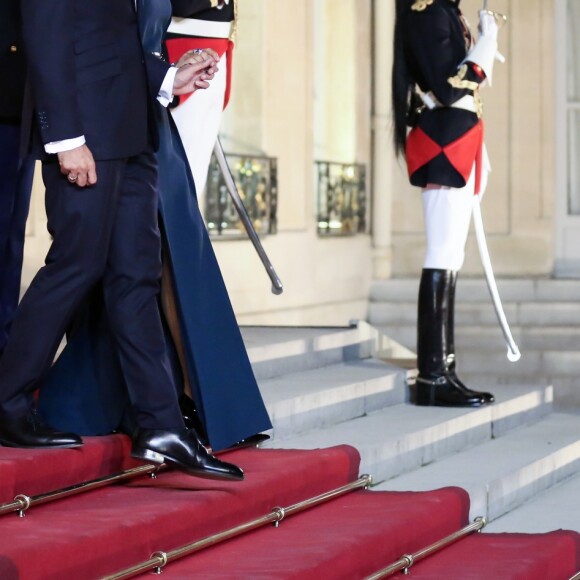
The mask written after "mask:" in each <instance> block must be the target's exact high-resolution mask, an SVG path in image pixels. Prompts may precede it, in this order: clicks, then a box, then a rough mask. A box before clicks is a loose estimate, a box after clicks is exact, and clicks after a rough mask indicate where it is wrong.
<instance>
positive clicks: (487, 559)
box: [412, 531, 580, 580]
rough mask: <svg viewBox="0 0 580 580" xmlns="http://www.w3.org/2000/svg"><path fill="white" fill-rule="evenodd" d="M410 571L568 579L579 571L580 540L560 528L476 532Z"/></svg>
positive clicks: (427, 579)
mask: <svg viewBox="0 0 580 580" xmlns="http://www.w3.org/2000/svg"><path fill="white" fill-rule="evenodd" d="M412 570H413V572H412V577H413V578H416V579H421V580H441V579H442V578H461V580H483V578H494V579H501V578H510V580H560V579H563V580H568V579H569V578H571V577H572V576H573V575H574V574H575V573H576V572H578V571H580V539H579V535H578V534H577V533H575V532H564V531H558V532H552V533H550V534H485V533H483V534H476V535H474V536H469V537H467V538H465V539H464V540H462V541H461V542H459V543H458V544H455V545H453V546H450V547H449V548H447V549H445V550H443V551H442V552H440V553H439V554H437V555H436V556H433V557H431V558H426V559H425V560H423V561H422V562H418V563H417V564H416V565H415V566H413V568H412ZM483 571H485V573H486V576H484V575H483Z"/></svg>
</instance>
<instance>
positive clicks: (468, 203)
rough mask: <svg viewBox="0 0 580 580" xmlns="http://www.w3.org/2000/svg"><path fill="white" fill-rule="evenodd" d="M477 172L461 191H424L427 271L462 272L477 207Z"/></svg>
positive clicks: (435, 188)
mask: <svg viewBox="0 0 580 580" xmlns="http://www.w3.org/2000/svg"><path fill="white" fill-rule="evenodd" d="M474 188H475V172H474V171H472V172H471V176H470V178H469V180H468V182H467V184H466V185H465V187H462V188H461V189H455V188H453V187H443V186H441V187H436V186H433V187H431V186H429V187H427V188H426V189H424V190H423V194H422V195H423V214H424V218H425V234H426V237H427V253H426V256H425V262H424V264H423V268H430V269H437V270H453V271H458V270H460V269H461V266H463V261H464V259H465V243H466V241H467V235H468V233H469V224H470V223H471V212H472V207H473V203H474V195H473V194H474Z"/></svg>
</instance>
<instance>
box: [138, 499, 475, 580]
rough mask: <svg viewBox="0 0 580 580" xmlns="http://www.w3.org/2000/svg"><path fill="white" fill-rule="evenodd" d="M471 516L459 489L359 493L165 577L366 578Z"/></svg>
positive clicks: (182, 564) (199, 557)
mask: <svg viewBox="0 0 580 580" xmlns="http://www.w3.org/2000/svg"><path fill="white" fill-rule="evenodd" d="M468 511H469V499H468V497H467V493H466V492H465V491H463V490H461V489H458V488H446V489H441V490H437V491H432V492H427V493H411V492H409V493H392V492H373V491H358V492H354V493H351V494H349V495H347V496H344V497H342V498H340V499H337V500H334V501H333V502H331V503H329V504H325V505H322V506H319V507H316V508H314V509H312V510H308V511H307V512H303V513H301V514H299V515H296V516H294V517H291V518H289V519H287V520H284V521H282V523H281V524H280V527H279V528H274V527H273V526H269V527H266V528H262V529H260V530H257V531H255V532H253V533H251V534H247V535H246V536H240V537H238V538H236V539H234V540H232V541H230V542H228V543H227V545H225V544H224V545H221V546H216V547H213V548H211V549H209V550H205V551H203V552H200V553H198V554H194V555H193V556H190V557H189V558H187V559H184V560H182V561H176V562H175V563H174V564H169V565H168V566H167V568H166V570H165V571H164V573H163V576H164V577H165V578H167V579H170V578H171V579H172V580H173V579H177V578H204V579H205V578H212V579H214V578H215V579H221V580H230V579H232V578H236V579H240V580H241V579H244V580H250V579H254V578H276V579H286V578H300V579H303V580H320V579H321V578H332V579H341V578H344V580H352V579H354V578H364V577H365V576H366V575H369V574H371V573H373V572H375V571H377V570H379V569H380V568H382V567H384V566H385V565H386V564H387V563H391V562H394V561H395V560H398V559H399V558H400V556H401V555H402V554H406V553H408V552H409V551H416V550H419V549H420V548H422V547H424V546H427V545H429V544H431V543H432V542H434V541H436V540H437V539H439V538H442V537H444V536H447V535H449V534H451V533H452V532H454V531H456V530H457V529H459V528H461V527H463V526H464V525H465V524H466V522H467V516H468ZM144 577H145V576H143V578H144Z"/></svg>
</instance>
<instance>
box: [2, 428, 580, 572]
mask: <svg viewBox="0 0 580 580" xmlns="http://www.w3.org/2000/svg"><path fill="white" fill-rule="evenodd" d="M127 457H128V442H127V440H126V439H125V438H123V437H120V436H119V437H117V436H115V437H105V438H94V439H91V440H89V442H88V444H87V445H86V446H85V448H84V449H82V450H61V451H18V450H11V449H3V448H0V494H1V497H2V501H10V500H12V498H13V496H14V495H15V494H17V493H28V494H31V495H32V494H37V493H41V492H46V491H49V490H51V489H55V488H58V487H62V486H67V485H71V484H73V483H78V482H80V481H82V480H85V479H87V478H95V477H100V476H103V475H107V474H109V473H111V472H114V471H119V470H120V469H122V468H125V467H127V466H128V465H129V464H131V463H132V462H131V461H130V460H128V459H127ZM227 459H228V460H230V461H232V462H234V463H237V464H239V465H241V466H242V467H243V468H244V470H245V471H246V476H247V477H246V481H244V482H242V483H218V482H213V481H208V480H202V479H198V478H194V477H190V476H187V475H182V474H180V473H178V472H170V471H168V472H163V473H161V474H160V475H159V477H158V479H156V480H151V479H149V478H143V477H142V478H139V479H136V480H133V481H132V482H130V483H129V484H126V485H119V486H111V487H107V488H102V489H99V490H95V491H92V492H88V493H85V494H82V495H78V496H75V497H71V498H69V499H65V500H61V501H58V502H56V503H52V504H47V505H44V506H38V507H33V508H32V509H31V511H30V512H29V514H28V515H27V516H26V517H25V518H23V519H20V518H18V517H16V515H7V516H3V517H0V579H1V580H17V579H18V580H63V579H66V580H68V579H69V578H70V579H75V580H85V579H86V580H89V579H91V580H92V579H95V578H99V577H101V576H103V575H106V574H112V573H114V572H117V571H119V570H121V569H124V568H127V567H130V566H132V565H134V564H136V563H139V562H141V561H144V560H147V559H148V558H149V557H150V556H151V554H152V553H153V552H156V551H159V550H163V551H170V550H172V549H174V548H177V547H179V546H181V545H184V544H186V543H190V542H193V541H195V540H199V539H201V538H203V537H206V536H208V535H211V534H214V533H216V532H219V531H223V530H225V529H227V528H231V527H233V526H235V525H238V524H240V523H243V522H246V521H248V520H251V519H254V518H257V517H260V516H263V515H265V514H267V513H269V512H270V510H271V509H272V508H273V507H275V506H283V507H287V506H289V505H292V504H294V503H296V502H299V501H302V500H304V499H308V498H311V497H313V496H315V495H318V494H320V493H323V492H325V491H328V490H330V489H334V488H336V487H340V486H342V485H344V484H346V483H348V482H351V481H353V480H354V479H356V477H357V475H358V469H359V456H358V453H357V452H356V450H355V449H353V448H352V447H348V446H339V447H333V448H330V449H319V450H313V451H287V450H257V449H245V450H239V451H235V452H231V453H229V454H228V455H227ZM468 511H469V500H468V496H467V494H466V492H464V491H463V490H460V489H457V488H446V489H442V490H437V491H433V492H425V493H394V492H389V493H387V492H372V491H358V492H354V493H352V494H350V495H347V496H344V497H342V498H340V499H335V500H332V501H331V502H329V503H327V504H325V505H323V506H319V507H316V508H313V509H311V510H308V511H305V512H303V513H301V514H298V515H296V516H291V517H289V518H287V519H286V520H284V521H283V522H282V523H281V525H280V527H279V528H274V527H273V526H267V527H265V528H262V529H260V530H257V531H254V532H251V533H249V534H247V535H245V536H241V537H238V538H236V539H234V540H230V541H229V542H227V543H224V544H222V545H219V546H215V547H213V548H211V549H209V550H206V551H203V552H200V553H198V554H196V555H194V556H191V557H189V558H187V559H184V560H182V561H178V562H173V563H170V564H169V565H168V566H167V568H166V570H165V572H164V576H165V577H167V578H192V577H195V578H223V579H226V578H228V579H230V578H236V579H248V580H249V579H254V578H276V579H278V578H300V579H315V578H316V579H320V578H323V579H324V578H329V579H334V578H336V579H340V578H345V579H347V578H348V579H349V580H350V579H353V578H354V579H356V578H363V577H364V576H365V575H368V574H371V573H373V572H374V571H376V570H378V569H380V568H382V567H384V566H386V565H388V564H390V563H391V562H393V561H395V560H397V559H398V558H399V557H400V556H401V555H403V554H405V553H409V552H413V551H416V550H418V549H420V548H423V547H425V546H426V545H428V544H431V543H432V542H434V541H436V540H438V539H441V538H442V537H443V536H446V535H447V534H449V533H451V532H453V531H456V530H457V529H459V528H461V527H462V526H464V525H466V524H467V523H468V522H467V517H468ZM578 568H580V535H579V534H574V533H565V532H559V533H555V534H551V535H536V536H524V535H514V534H506V535H491V534H490V535H489V536H486V535H478V536H472V537H469V538H467V539H465V540H462V541H461V543H460V544H457V545H455V546H453V547H451V548H447V549H446V550H445V551H443V552H441V553H439V554H437V555H435V556H432V557H431V558H430V559H429V560H426V561H424V562H420V563H418V564H417V565H416V567H414V568H413V576H414V577H416V578H461V579H463V578H468V579H476V578H477V579H481V580H483V579H486V580H487V579H488V578H494V579H500V580H501V579H515V578H524V577H525V578H526V579H530V578H531V579H532V580H540V579H541V580H546V579H548V580H557V579H558V580H559V579H561V580H568V578H569V577H570V576H572V574H573V573H574V572H575V569H578Z"/></svg>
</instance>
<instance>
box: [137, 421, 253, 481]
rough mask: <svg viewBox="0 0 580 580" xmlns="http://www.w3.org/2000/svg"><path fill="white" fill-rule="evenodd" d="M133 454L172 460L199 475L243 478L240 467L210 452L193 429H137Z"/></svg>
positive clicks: (230, 478)
mask: <svg viewBox="0 0 580 580" xmlns="http://www.w3.org/2000/svg"><path fill="white" fill-rule="evenodd" d="M131 456H132V457H135V458H136V459H141V460H143V461H150V462H152V463H157V464H161V463H170V464H172V465H175V466H176V467H177V468H179V469H182V470H183V471H186V472H187V473H190V474H191V475H197V476H198V477H205V478H208V479H225V480H230V481H242V480H243V479H244V472H243V471H242V470H241V469H240V468H239V467H237V466H236V465H233V464H231V463H226V462H225V461H221V460H220V459H217V458H216V457H214V456H213V455H211V454H210V453H209V452H208V451H207V449H206V448H205V447H204V446H203V445H202V444H201V442H200V441H199V439H198V438H197V435H196V433H195V431H193V430H191V429H183V430H181V431H166V430H161V429H137V431H136V432H135V435H134V436H133V448H132V450H131Z"/></svg>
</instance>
